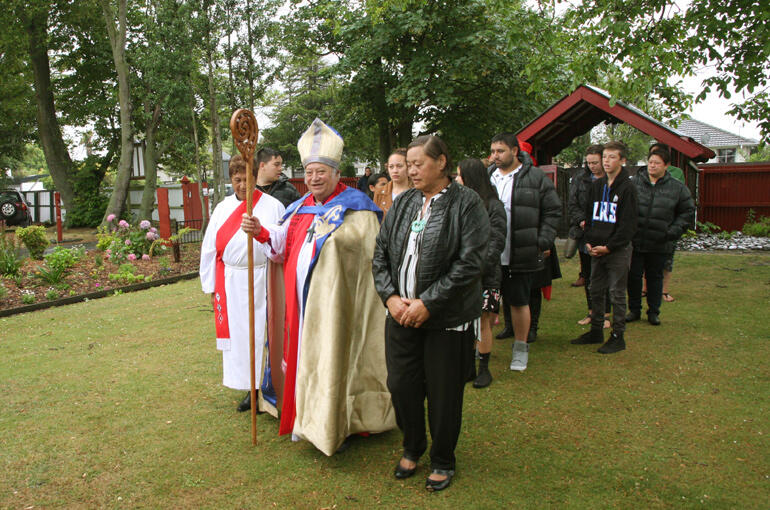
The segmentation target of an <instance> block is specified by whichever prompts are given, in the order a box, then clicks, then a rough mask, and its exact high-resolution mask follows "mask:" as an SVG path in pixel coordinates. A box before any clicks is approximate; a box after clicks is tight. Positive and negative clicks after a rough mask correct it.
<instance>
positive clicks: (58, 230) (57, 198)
mask: <svg viewBox="0 0 770 510" xmlns="http://www.w3.org/2000/svg"><path fill="white" fill-rule="evenodd" d="M53 201H54V204H56V242H57V243H60V242H62V237H63V236H62V231H61V194H60V193H59V192H58V191H54V194H53Z"/></svg>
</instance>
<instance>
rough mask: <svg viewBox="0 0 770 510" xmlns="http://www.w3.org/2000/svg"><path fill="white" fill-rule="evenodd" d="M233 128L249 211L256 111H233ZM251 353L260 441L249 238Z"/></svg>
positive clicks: (253, 423)
mask: <svg viewBox="0 0 770 510" xmlns="http://www.w3.org/2000/svg"><path fill="white" fill-rule="evenodd" d="M230 131H231V132H232V133H233V141H234V142H235V146H236V147H238V151H239V152H240V153H241V156H243V159H244V161H246V212H248V214H249V215H251V214H252V212H253V210H254V204H253V203H252V202H253V199H254V169H253V161H254V151H255V150H256V148H257V137H258V135H259V127H258V126H257V118H256V117H255V116H254V113H253V112H252V111H250V110H246V109H245V108H241V109H239V110H236V111H235V112H233V116H232V117H230ZM248 257H249V277H248V278H249V354H250V359H251V444H253V445H256V444H257V388H256V380H255V379H256V360H255V359H254V357H255V354H254V350H255V349H254V329H255V327H254V326H255V325H254V242H253V241H252V240H251V239H249V245H248Z"/></svg>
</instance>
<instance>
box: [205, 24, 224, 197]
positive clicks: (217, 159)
mask: <svg viewBox="0 0 770 510" xmlns="http://www.w3.org/2000/svg"><path fill="white" fill-rule="evenodd" d="M206 14H207V15H208V14H209V13H208V12H207V13H206ZM206 28H207V30H206V37H207V41H206V64H207V66H208V82H209V113H210V120H211V179H212V180H213V181H214V182H213V189H214V196H213V197H212V203H213V205H214V206H216V205H217V204H218V203H219V202H221V201H222V200H223V199H224V198H225V183H224V178H223V176H222V133H221V130H220V129H219V113H218V112H217V95H216V88H215V86H214V49H213V45H214V42H213V41H212V34H211V16H209V18H208V23H207V25H206Z"/></svg>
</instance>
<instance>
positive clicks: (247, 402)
mask: <svg viewBox="0 0 770 510" xmlns="http://www.w3.org/2000/svg"><path fill="white" fill-rule="evenodd" d="M249 409H251V392H248V393H246V396H245V397H244V399H243V400H241V403H240V404H238V412H239V413H243V412H246V411H248V410H249Z"/></svg>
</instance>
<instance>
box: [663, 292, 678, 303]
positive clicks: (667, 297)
mask: <svg viewBox="0 0 770 510" xmlns="http://www.w3.org/2000/svg"><path fill="white" fill-rule="evenodd" d="M663 301H665V302H667V303H673V302H674V301H675V299H674V296H672V295H671V294H669V293H668V292H664V293H663Z"/></svg>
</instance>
